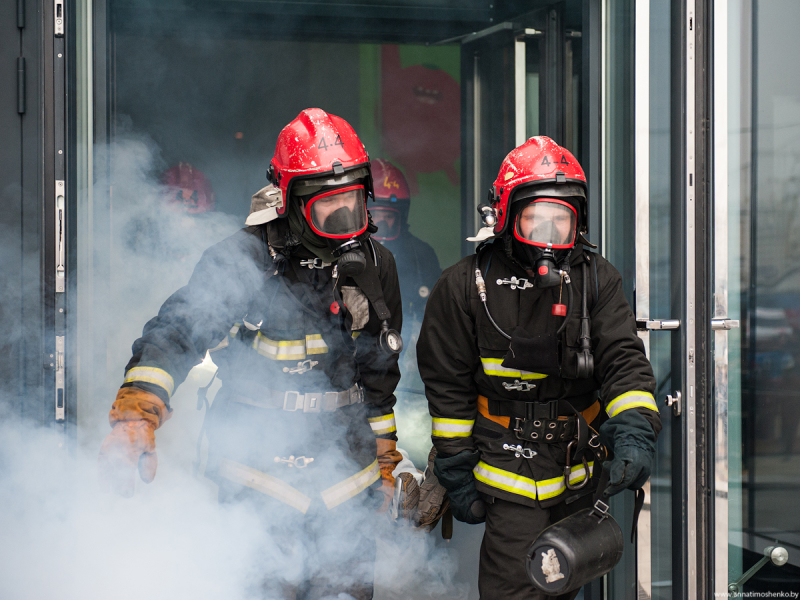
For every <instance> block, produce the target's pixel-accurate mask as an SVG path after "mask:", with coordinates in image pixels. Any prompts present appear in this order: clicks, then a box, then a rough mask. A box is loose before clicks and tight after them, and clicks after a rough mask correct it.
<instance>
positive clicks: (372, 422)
mask: <svg viewBox="0 0 800 600" xmlns="http://www.w3.org/2000/svg"><path fill="white" fill-rule="evenodd" d="M367 420H368V421H369V426H370V427H371V428H372V433H374V434H375V435H384V434H386V433H392V432H393V431H397V422H396V421H395V420H394V413H393V412H391V413H389V414H388V415H382V416H380V417H370V418H369V419H367Z"/></svg>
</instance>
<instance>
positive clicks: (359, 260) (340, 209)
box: [304, 184, 369, 277]
mask: <svg viewBox="0 0 800 600" xmlns="http://www.w3.org/2000/svg"><path fill="white" fill-rule="evenodd" d="M304 204H305V218H306V222H307V223H308V224H309V226H310V227H311V230H312V231H313V232H314V233H316V234H317V235H318V236H320V237H322V238H324V239H325V240H326V241H327V243H328V247H329V248H330V249H331V252H332V254H333V255H334V256H335V257H336V258H337V259H338V260H337V264H338V268H339V274H340V275H341V276H344V277H353V276H356V275H360V274H361V273H363V271H364V268H365V266H366V264H367V259H366V256H365V254H364V249H363V248H362V245H361V242H360V241H359V240H358V237H359V236H360V235H361V234H363V233H364V232H365V231H366V229H367V226H368V224H369V220H368V217H367V206H366V190H365V188H364V186H363V185H361V184H358V185H349V186H345V187H341V188H336V189H333V190H329V191H323V192H321V193H318V194H315V195H313V196H311V197H310V198H307V199H306V201H305V203H304Z"/></svg>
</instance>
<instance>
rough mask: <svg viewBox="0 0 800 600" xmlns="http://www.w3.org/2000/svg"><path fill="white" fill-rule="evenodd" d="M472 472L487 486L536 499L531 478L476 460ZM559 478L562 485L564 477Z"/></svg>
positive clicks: (534, 483)
mask: <svg viewBox="0 0 800 600" xmlns="http://www.w3.org/2000/svg"><path fill="white" fill-rule="evenodd" d="M472 472H473V473H474V475H475V479H477V480H478V481H481V482H483V483H485V484H486V485H488V486H491V487H494V488H497V489H499V490H505V491H506V492H511V493H512V494H519V495H520V496H526V497H527V498H530V499H531V500H536V482H535V481H534V480H533V479H529V478H528V477H523V476H522V475H517V474H516V473H512V472H510V471H504V470H503V469H498V468H497V467H492V466H491V465H487V464H486V463H485V462H483V461H480V462H478V464H477V465H475V468H474V469H473V470H472ZM561 479H562V485H563V479H564V478H563V477H562V478H561Z"/></svg>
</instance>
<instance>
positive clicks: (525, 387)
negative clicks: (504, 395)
mask: <svg viewBox="0 0 800 600" xmlns="http://www.w3.org/2000/svg"><path fill="white" fill-rule="evenodd" d="M503 387H504V388H505V389H506V390H508V391H509V392H510V391H512V390H514V391H517V392H531V391H533V390H535V389H536V384H535V383H528V382H527V381H520V380H519V379H515V380H514V383H508V382H505V381H504V382H503Z"/></svg>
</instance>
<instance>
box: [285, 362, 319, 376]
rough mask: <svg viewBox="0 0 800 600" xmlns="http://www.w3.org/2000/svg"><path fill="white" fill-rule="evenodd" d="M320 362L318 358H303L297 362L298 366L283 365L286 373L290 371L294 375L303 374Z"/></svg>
mask: <svg viewBox="0 0 800 600" xmlns="http://www.w3.org/2000/svg"><path fill="white" fill-rule="evenodd" d="M318 364H319V361H316V360H303V361H300V362H299V363H297V366H296V367H291V368H289V367H283V372H284V373H290V374H292V375H302V374H303V373H307V372H308V371H310V370H311V369H313V368H314V367H316V366H317V365H318Z"/></svg>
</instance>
